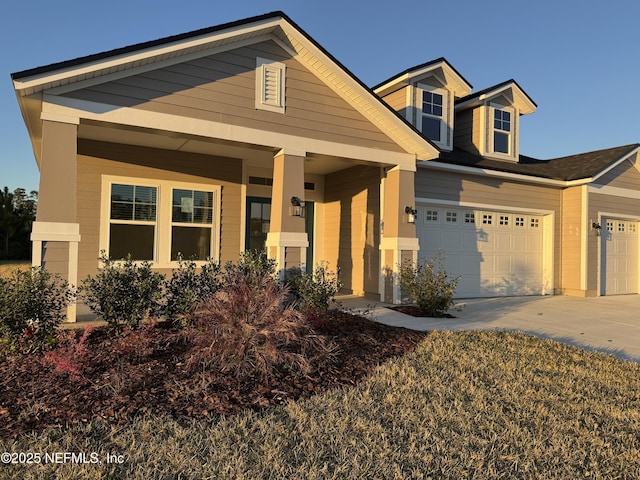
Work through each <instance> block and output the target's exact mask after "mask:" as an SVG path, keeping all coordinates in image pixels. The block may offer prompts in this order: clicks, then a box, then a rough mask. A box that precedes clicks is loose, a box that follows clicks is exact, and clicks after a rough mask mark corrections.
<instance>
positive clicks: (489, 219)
mask: <svg viewBox="0 0 640 480" xmlns="http://www.w3.org/2000/svg"><path fill="white" fill-rule="evenodd" d="M482 224H483V225H492V224H493V215H491V214H490V213H484V214H483V215H482Z"/></svg>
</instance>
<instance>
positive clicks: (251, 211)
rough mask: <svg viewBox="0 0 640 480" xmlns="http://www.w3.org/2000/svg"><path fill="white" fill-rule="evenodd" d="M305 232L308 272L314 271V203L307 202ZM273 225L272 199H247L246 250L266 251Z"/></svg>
mask: <svg viewBox="0 0 640 480" xmlns="http://www.w3.org/2000/svg"><path fill="white" fill-rule="evenodd" d="M305 207H306V217H305V232H306V233H307V236H308V238H309V247H308V248H307V272H312V271H313V214H314V204H313V202H308V201H307V202H305ZM270 224H271V199H270V198H263V197H247V227H246V235H245V239H246V240H245V249H246V250H257V251H260V252H264V251H266V246H265V243H266V241H267V233H269V226H270Z"/></svg>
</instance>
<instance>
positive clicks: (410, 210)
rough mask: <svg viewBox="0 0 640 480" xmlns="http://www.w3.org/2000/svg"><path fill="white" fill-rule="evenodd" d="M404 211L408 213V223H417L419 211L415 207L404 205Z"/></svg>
mask: <svg viewBox="0 0 640 480" xmlns="http://www.w3.org/2000/svg"><path fill="white" fill-rule="evenodd" d="M404 213H406V214H407V223H416V217H417V215H418V211H417V210H414V208H413V207H409V206H407V207H404Z"/></svg>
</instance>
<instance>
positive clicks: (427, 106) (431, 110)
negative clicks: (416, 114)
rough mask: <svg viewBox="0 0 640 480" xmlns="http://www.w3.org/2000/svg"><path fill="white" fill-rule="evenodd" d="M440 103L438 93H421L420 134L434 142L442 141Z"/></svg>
mask: <svg viewBox="0 0 640 480" xmlns="http://www.w3.org/2000/svg"><path fill="white" fill-rule="evenodd" d="M442 102H443V97H442V95H440V94H439V93H434V92H422V134H423V135H424V136H426V137H427V138H428V139H429V140H433V141H434V142H440V141H442Z"/></svg>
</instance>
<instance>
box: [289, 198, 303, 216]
mask: <svg viewBox="0 0 640 480" xmlns="http://www.w3.org/2000/svg"><path fill="white" fill-rule="evenodd" d="M304 210H305V208H304V202H303V201H301V200H300V199H299V198H298V197H291V211H290V212H291V216H292V217H304Z"/></svg>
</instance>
